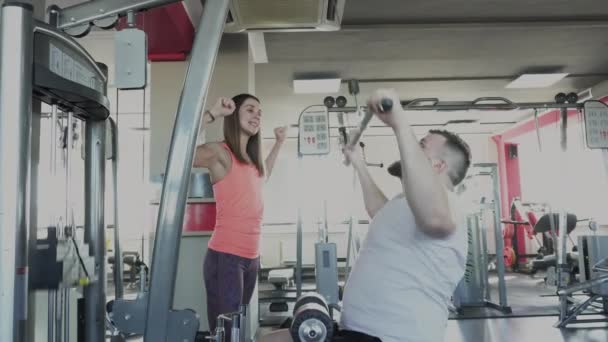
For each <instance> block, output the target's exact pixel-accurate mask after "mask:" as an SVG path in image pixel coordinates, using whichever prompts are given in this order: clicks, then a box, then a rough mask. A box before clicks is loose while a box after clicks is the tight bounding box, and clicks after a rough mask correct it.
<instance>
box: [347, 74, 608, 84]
mask: <svg viewBox="0 0 608 342" xmlns="http://www.w3.org/2000/svg"><path fill="white" fill-rule="evenodd" d="M519 76H520V75H504V76H502V75H497V76H453V77H391V78H363V79H356V81H358V82H359V83H418V82H463V81H501V80H514V79H516V78H517V77H519ZM586 77H606V78H608V73H590V74H570V75H568V76H566V78H586ZM348 81H349V80H348V79H343V80H342V83H348Z"/></svg>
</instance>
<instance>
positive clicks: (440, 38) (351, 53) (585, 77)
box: [47, 0, 608, 132]
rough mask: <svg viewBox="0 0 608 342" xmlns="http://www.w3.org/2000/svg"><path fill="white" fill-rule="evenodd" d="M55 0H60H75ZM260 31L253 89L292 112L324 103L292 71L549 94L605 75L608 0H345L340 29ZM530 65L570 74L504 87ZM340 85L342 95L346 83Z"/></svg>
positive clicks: (416, 86) (460, 96)
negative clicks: (261, 56) (540, 84)
mask: <svg viewBox="0 0 608 342" xmlns="http://www.w3.org/2000/svg"><path fill="white" fill-rule="evenodd" d="M98 1H102V0H98ZM52 2H55V3H59V4H60V5H61V6H63V7H65V6H68V5H71V4H75V3H79V2H81V1H80V0H53V1H52ZM47 4H48V3H47ZM265 39H266V48H267V55H268V59H269V63H268V64H258V65H257V66H256V90H257V94H258V95H260V96H261V97H262V98H267V99H271V101H270V103H269V101H266V102H265V107H266V108H265V110H266V111H267V112H276V113H285V112H286V111H289V112H294V113H295V112H296V111H297V110H295V109H294V108H296V109H297V108H303V107H304V106H305V105H308V104H313V103H321V102H322V98H323V95H314V96H295V95H294V94H293V91H292V89H291V84H292V80H293V79H294V78H295V77H298V76H307V75H312V76H320V75H321V76H322V75H335V76H339V77H341V78H343V79H360V80H362V82H369V83H362V84H361V92H362V97H364V96H366V94H368V93H369V92H370V91H371V90H373V89H375V88H377V87H393V88H395V89H397V90H398V91H399V93H400V94H402V96H403V97H404V98H405V99H411V98H419V97H437V98H439V99H441V100H472V99H474V98H477V97H482V96H503V97H507V98H509V99H510V100H513V101H517V102H538V101H552V99H553V97H554V95H555V94H556V93H557V92H560V91H563V92H570V91H579V90H583V89H586V88H589V87H592V86H594V85H596V84H598V83H600V82H601V81H604V80H605V79H606V78H607V77H606V76H608V59H606V56H607V55H608V1H606V0H577V1H572V0H510V1H504V0H467V1H454V0H425V1H419V0H374V1H369V0H348V1H347V2H346V7H345V13H344V18H343V30H342V31H339V32H315V33H312V32H309V33H267V34H265ZM91 48H92V49H96V48H97V49H98V50H100V51H99V53H100V54H101V53H103V51H102V50H104V49H103V48H99V47H96V46H93V45H91ZM106 52H107V50H106ZM528 71H560V72H567V73H570V74H571V76H569V77H568V78H566V79H564V80H562V81H560V82H558V83H557V84H556V85H555V86H553V87H550V88H542V89H524V90H513V89H505V85H506V84H508V83H509V82H510V81H511V80H512V79H513V78H515V77H516V76H517V75H519V74H521V73H523V72H528ZM387 79H392V80H393V81H394V82H383V81H386V80H387ZM340 94H343V95H347V96H348V91H347V88H346V86H343V88H342V89H341V92H340ZM333 95H338V94H333ZM360 100H362V99H360ZM349 101H351V103H352V98H351V97H349ZM289 104H291V106H289ZM294 115H295V114H294ZM528 115H529V113H522V112H514V113H505V112H496V113H492V112H484V113H479V112H464V113H455V112H449V113H431V112H417V113H415V114H413V115H412V121H413V123H414V124H416V125H433V124H438V123H442V122H446V121H447V120H451V119H455V118H465V119H476V120H479V121H480V122H482V123H484V124H481V125H479V124H475V125H470V126H469V127H463V128H462V130H463V131H472V132H495V131H497V130H501V129H504V128H506V127H508V126H509V125H511V123H512V122H516V121H518V120H520V119H521V118H522V117H526V116H528ZM284 119H285V118H282V117H277V118H276V119H273V120H272V123H271V124H272V125H275V124H276V123H279V122H280V121H281V120H284ZM288 121H293V118H290V119H289V120H288ZM429 127H431V126H429ZM425 128H426V127H425ZM266 131H270V130H268V129H266Z"/></svg>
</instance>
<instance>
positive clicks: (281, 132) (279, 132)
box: [265, 127, 287, 179]
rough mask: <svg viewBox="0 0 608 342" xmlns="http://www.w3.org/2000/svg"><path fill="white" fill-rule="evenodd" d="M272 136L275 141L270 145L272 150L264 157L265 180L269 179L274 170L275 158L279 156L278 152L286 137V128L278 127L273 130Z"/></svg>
mask: <svg viewBox="0 0 608 342" xmlns="http://www.w3.org/2000/svg"><path fill="white" fill-rule="evenodd" d="M274 135H275V138H276V141H275V143H274V145H272V149H271V150H270V153H269V154H268V157H266V160H265V166H266V179H268V178H270V175H271V174H272V169H273V168H274V164H275V162H276V161H277V156H278V155H279V151H280V150H281V146H283V142H285V137H286V135H287V127H279V128H275V129H274Z"/></svg>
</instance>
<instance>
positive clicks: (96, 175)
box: [66, 121, 106, 342]
mask: <svg viewBox="0 0 608 342" xmlns="http://www.w3.org/2000/svg"><path fill="white" fill-rule="evenodd" d="M105 149H106V122H105V121H89V122H87V123H86V133H85V161H84V163H85V164H84V167H85V171H84V172H85V176H84V177H85V178H84V179H85V181H84V183H85V187H84V188H85V216H84V220H85V224H84V226H85V227H84V241H85V242H86V243H87V244H88V245H89V248H90V251H91V254H92V255H93V256H94V257H95V275H96V276H97V281H96V282H94V283H91V284H90V285H88V286H87V287H85V289H84V301H85V317H86V321H85V336H86V341H87V342H105V307H106V298H105V285H106V271H105V269H106V267H105V264H106V263H105V223H104V203H105V199H104V197H105V196H104V193H105V179H106V174H105V169H106V159H105V156H106V153H105ZM66 319H67V317H66Z"/></svg>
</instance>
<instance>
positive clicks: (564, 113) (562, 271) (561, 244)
mask: <svg viewBox="0 0 608 342" xmlns="http://www.w3.org/2000/svg"><path fill="white" fill-rule="evenodd" d="M560 146H561V149H562V154H563V155H562V156H561V158H560V159H561V160H562V162H566V160H567V159H566V151H568V109H567V108H562V109H561V125H560ZM562 172H564V171H562ZM558 208H559V214H558V215H559V216H558V217H559V218H558V223H557V226H558V227H557V228H558V232H557V241H558V243H557V249H556V250H555V253H557V267H556V268H557V270H556V271H557V289H558V290H561V289H562V288H564V287H566V286H567V285H568V284H564V277H565V275H567V260H566V259H567V254H568V250H567V245H566V244H567V236H568V231H567V230H566V229H567V222H566V220H567V213H566V210H565V208H564V203H559V205H558ZM551 215H552V216H553V213H551ZM559 305H560V321H562V320H563V319H564V318H565V316H566V314H567V312H568V297H567V296H560V297H559Z"/></svg>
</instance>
